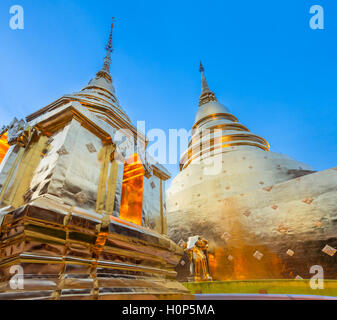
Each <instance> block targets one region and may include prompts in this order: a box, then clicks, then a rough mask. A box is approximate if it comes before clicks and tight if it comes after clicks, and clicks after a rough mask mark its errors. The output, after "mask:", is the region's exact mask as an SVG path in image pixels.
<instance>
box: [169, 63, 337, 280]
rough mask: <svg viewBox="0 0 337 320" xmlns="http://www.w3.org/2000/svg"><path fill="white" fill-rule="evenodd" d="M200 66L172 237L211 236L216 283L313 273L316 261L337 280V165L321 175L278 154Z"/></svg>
mask: <svg viewBox="0 0 337 320" xmlns="http://www.w3.org/2000/svg"><path fill="white" fill-rule="evenodd" d="M200 71H201V82H202V93H201V96H200V102H199V108H198V111H197V115H196V118H195V124H194V126H193V133H192V137H191V140H190V142H189V146H188V149H187V150H186V152H185V153H184V154H183V155H182V157H181V160H180V173H179V174H178V175H177V176H176V177H175V178H174V179H173V181H172V184H171V186H170V188H169V190H168V194H167V211H168V213H167V215H168V226H169V236H170V237H171V238H172V239H174V240H175V241H176V242H177V243H178V242H179V241H181V240H182V241H186V240H187V238H188V237H189V236H194V235H196V234H198V235H200V236H202V237H203V238H206V239H208V240H209V264H210V271H211V276H212V277H213V279H214V280H235V279H273V278H274V279H275V278H279V279H281V278H285V279H294V278H296V277H302V278H310V277H311V276H312V274H310V268H311V267H312V266H313V265H320V266H322V267H323V269H324V276H325V278H330V279H336V277H337V271H336V268H335V264H334V263H335V259H336V257H335V255H334V254H335V252H336V249H337V233H336V224H337V201H336V200H337V168H332V169H329V170H325V171H321V172H315V171H314V170H313V169H312V168H311V167H310V166H308V165H306V164H304V163H300V162H298V161H296V160H294V159H291V158H290V157H288V156H285V155H283V154H280V153H275V152H271V151H270V150H269V144H268V143H267V142H266V140H265V139H263V138H262V137H259V136H257V135H255V134H253V133H251V132H250V131H249V130H248V128H246V127H245V126H244V125H243V124H240V123H239V122H238V120H237V118H236V117H235V116H234V115H233V114H232V113H231V112H230V111H229V110H228V109H227V108H226V107H225V106H223V105H222V104H220V103H219V102H218V101H217V99H216V97H215V95H214V93H213V92H212V91H211V90H210V88H209V86H208V84H207V82H206V79H205V76H204V69H203V67H202V65H201V68H200ZM185 260H186V262H187V260H188V258H187V257H186V255H185V257H184V262H182V263H181V264H180V265H179V266H178V268H177V270H178V272H179V275H180V278H181V279H186V277H187V276H188V274H189V270H188V267H187V266H186V263H185Z"/></svg>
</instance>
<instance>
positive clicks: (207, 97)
mask: <svg viewBox="0 0 337 320" xmlns="http://www.w3.org/2000/svg"><path fill="white" fill-rule="evenodd" d="M199 71H200V72H201V95H200V98H199V106H202V105H203V104H205V103H208V102H210V101H217V100H216V97H215V94H214V93H213V92H212V91H211V89H210V88H209V86H208V83H207V80H206V78H205V75H204V71H205V68H204V66H203V65H202V62H201V61H200V69H199Z"/></svg>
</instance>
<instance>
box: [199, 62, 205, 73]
mask: <svg viewBox="0 0 337 320" xmlns="http://www.w3.org/2000/svg"><path fill="white" fill-rule="evenodd" d="M199 71H200V72H204V71H205V69H204V66H203V65H202V62H201V61H200V69H199Z"/></svg>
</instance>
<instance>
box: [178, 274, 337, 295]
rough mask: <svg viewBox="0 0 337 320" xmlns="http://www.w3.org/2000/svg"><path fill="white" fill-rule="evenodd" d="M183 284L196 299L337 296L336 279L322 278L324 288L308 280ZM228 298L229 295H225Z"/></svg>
mask: <svg viewBox="0 0 337 320" xmlns="http://www.w3.org/2000/svg"><path fill="white" fill-rule="evenodd" d="M184 286H185V287H186V288H187V289H188V290H189V291H190V292H191V293H193V294H196V295H198V298H197V299H198V300H200V299H201V300H202V299H203V298H202V296H203V295H204V294H205V299H206V298H207V299H209V300H212V295H214V296H213V298H214V299H216V297H217V296H219V297H220V296H221V295H233V296H232V297H233V299H234V297H235V296H237V297H239V295H245V296H246V297H247V298H248V297H249V295H252V298H253V295H257V294H258V295H264V296H265V298H267V297H268V296H269V297H271V295H297V296H307V297H309V296H310V297H312V296H317V298H319V297H337V280H324V289H312V288H311V287H310V280H306V279H303V280H300V279H299V280H293V279H290V280H282V279H281V280H279V279H273V280H234V281H211V282H185V283H184ZM227 298H229V297H227Z"/></svg>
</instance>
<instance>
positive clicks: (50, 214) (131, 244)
mask: <svg viewBox="0 0 337 320" xmlns="http://www.w3.org/2000/svg"><path fill="white" fill-rule="evenodd" d="M112 51H113V50H112V28H111V34H110V38H109V42H108V44H107V47H106V52H107V53H106V56H105V59H104V65H103V67H102V69H101V70H100V71H99V72H98V73H97V74H96V77H95V78H93V79H92V80H91V81H90V82H89V84H88V85H87V86H85V87H84V88H83V89H82V90H81V91H80V92H77V93H74V94H70V95H64V96H63V97H61V98H60V99H58V100H56V101H55V102H53V103H51V104H49V105H48V106H46V107H44V108H42V109H40V110H38V111H37V112H35V113H34V114H31V115H29V116H28V117H27V118H26V121H24V120H21V121H19V120H17V119H14V120H13V121H12V122H11V123H10V124H9V125H8V126H6V127H4V128H3V129H2V130H1V132H0V161H1V164H0V225H1V228H0V239H1V242H0V250H1V251H0V252H1V255H0V299H56V300H59V299H61V300H66V299H96V300H98V299H129V300H133V299H181V298H189V297H190V295H189V292H188V291H187V290H186V289H185V288H184V287H183V286H182V285H181V284H180V283H178V282H177V281H176V280H175V277H176V271H175V266H176V265H177V264H178V262H179V260H180V258H181V256H182V254H183V249H182V248H180V247H179V246H177V245H176V244H175V243H174V242H173V241H172V240H170V239H169V238H168V236H167V235H166V233H167V227H166V211H165V181H166V180H167V179H169V178H170V174H169V172H168V171H167V170H166V169H165V168H164V167H163V166H162V165H160V164H158V163H156V162H155V161H154V160H153V159H152V158H151V157H150V156H149V154H148V153H147V152H146V145H147V141H146V138H145V136H144V135H143V134H142V133H141V132H138V131H137V130H136V128H135V127H134V126H133V124H132V123H131V121H130V119H129V118H128V116H127V115H126V113H125V111H124V110H123V108H122V107H121V106H120V104H119V101H118V99H117V97H116V93H115V89H114V86H113V80H112V77H111V74H110V64H111V53H112Z"/></svg>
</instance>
